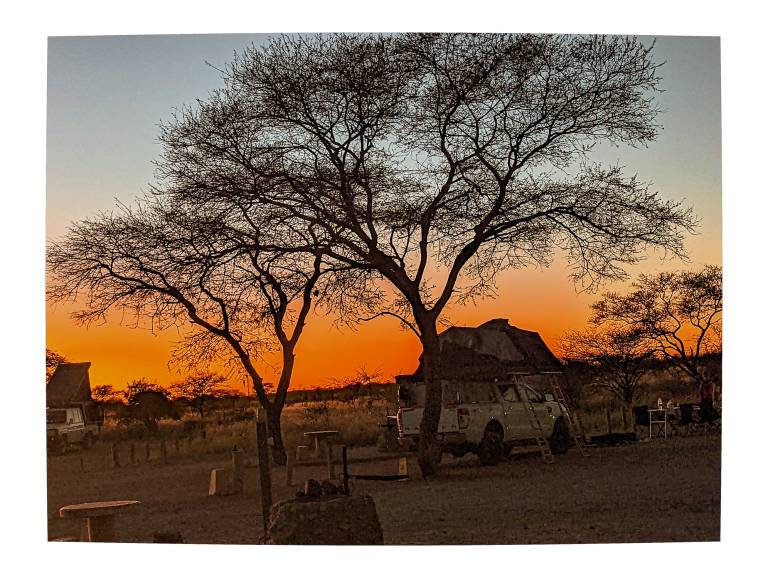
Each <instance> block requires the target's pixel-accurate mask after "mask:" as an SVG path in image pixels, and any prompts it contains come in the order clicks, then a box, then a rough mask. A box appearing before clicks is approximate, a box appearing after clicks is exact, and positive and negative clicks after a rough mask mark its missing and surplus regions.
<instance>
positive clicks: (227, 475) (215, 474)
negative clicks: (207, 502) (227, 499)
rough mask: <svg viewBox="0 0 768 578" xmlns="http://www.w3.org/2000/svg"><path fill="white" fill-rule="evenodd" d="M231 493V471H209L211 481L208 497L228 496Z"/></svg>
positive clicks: (217, 469)
mask: <svg viewBox="0 0 768 578" xmlns="http://www.w3.org/2000/svg"><path fill="white" fill-rule="evenodd" d="M231 493H232V470H231V469H228V468H214V469H212V470H211V481H210V484H209V485H208V495H209V496H228V495H229V494H231Z"/></svg>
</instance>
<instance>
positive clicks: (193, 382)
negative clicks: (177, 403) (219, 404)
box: [171, 371, 229, 419]
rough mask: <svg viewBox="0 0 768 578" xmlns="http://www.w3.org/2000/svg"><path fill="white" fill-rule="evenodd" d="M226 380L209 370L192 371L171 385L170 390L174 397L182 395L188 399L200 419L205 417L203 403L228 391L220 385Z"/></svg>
mask: <svg viewBox="0 0 768 578" xmlns="http://www.w3.org/2000/svg"><path fill="white" fill-rule="evenodd" d="M226 381H227V379H226V377H224V376H223V375H221V374H218V373H214V372H211V371H203V372H199V373H193V374H190V375H188V376H187V377H185V378H184V379H183V380H182V381H179V382H176V383H174V384H172V385H171V391H172V392H173V395H174V396H176V397H183V398H186V399H188V400H189V403H190V406H191V407H193V408H194V409H195V410H196V411H197V413H198V414H200V419H203V418H204V417H205V412H204V408H205V403H206V402H207V401H208V400H210V399H213V398H216V397H221V396H223V395H226V394H228V393H229V391H228V390H226V389H224V388H222V387H221V385H222V384H223V383H225V382H226Z"/></svg>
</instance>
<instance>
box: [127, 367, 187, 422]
mask: <svg viewBox="0 0 768 578" xmlns="http://www.w3.org/2000/svg"><path fill="white" fill-rule="evenodd" d="M123 396H124V397H125V400H126V408H125V412H124V413H125V416H126V419H128V420H129V421H140V422H142V423H143V424H144V426H145V427H146V428H147V430H148V431H150V432H157V431H158V421H159V420H161V419H165V418H171V419H178V418H179V416H178V414H177V412H176V410H175V408H174V407H173V404H172V403H171V400H170V396H169V394H168V391H167V390H166V389H165V388H163V387H162V386H160V385H158V384H157V383H156V382H154V381H150V380H148V379H145V378H140V379H135V380H133V381H131V382H129V383H128V385H127V387H126V389H125V390H124V391H123Z"/></svg>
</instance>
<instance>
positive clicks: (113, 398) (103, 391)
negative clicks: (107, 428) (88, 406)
mask: <svg viewBox="0 0 768 578" xmlns="http://www.w3.org/2000/svg"><path fill="white" fill-rule="evenodd" d="M91 397H92V398H93V400H94V401H96V402H98V403H102V404H107V403H122V402H123V400H122V399H121V398H122V397H123V395H122V394H121V393H119V392H117V391H115V388H114V387H113V386H111V385H96V386H94V387H92V388H91Z"/></svg>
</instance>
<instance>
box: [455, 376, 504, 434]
mask: <svg viewBox="0 0 768 578" xmlns="http://www.w3.org/2000/svg"><path fill="white" fill-rule="evenodd" d="M459 392H460V401H461V405H460V407H461V409H462V410H463V411H464V412H466V413H467V414H468V419H467V421H468V425H467V427H466V429H464V432H465V435H466V436H467V441H469V442H472V443H477V442H479V441H480V440H481V439H482V437H483V433H484V432H485V427H486V426H487V425H488V422H489V421H491V420H492V419H496V420H497V421H499V422H500V423H502V424H503V423H504V409H503V406H502V404H501V403H500V402H499V400H498V399H497V398H496V395H495V391H494V388H493V386H492V385H491V384H490V383H481V382H468V383H462V384H461V386H460V388H459ZM504 437H505V439H506V434H505V436H504Z"/></svg>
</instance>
